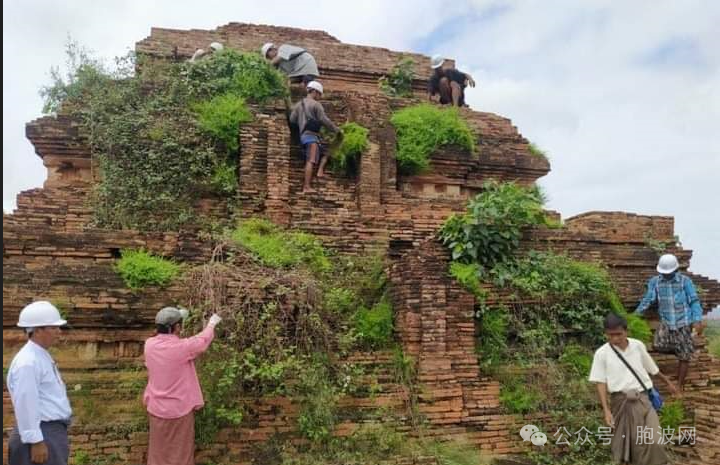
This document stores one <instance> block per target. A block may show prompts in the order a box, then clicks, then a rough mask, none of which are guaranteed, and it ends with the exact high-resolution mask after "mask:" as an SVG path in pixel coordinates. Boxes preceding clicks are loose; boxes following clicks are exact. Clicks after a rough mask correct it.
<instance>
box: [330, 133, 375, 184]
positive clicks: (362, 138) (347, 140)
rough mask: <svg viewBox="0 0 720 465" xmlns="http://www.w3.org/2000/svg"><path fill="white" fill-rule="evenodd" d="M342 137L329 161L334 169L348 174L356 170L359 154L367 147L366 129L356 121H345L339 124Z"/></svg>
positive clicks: (368, 144)
mask: <svg viewBox="0 0 720 465" xmlns="http://www.w3.org/2000/svg"><path fill="white" fill-rule="evenodd" d="M340 130H341V131H342V134H343V138H342V140H341V141H340V143H339V145H338V146H337V147H335V148H333V150H332V156H331V158H330V163H331V165H332V168H333V169H334V170H335V171H338V172H341V173H345V174H347V175H349V176H352V175H355V174H357V172H358V164H359V162H360V160H359V159H360V155H361V154H362V153H363V152H364V151H366V150H367V149H368V147H369V146H370V143H369V142H368V132H369V131H368V130H367V129H366V128H364V127H362V126H360V125H359V124H357V123H345V124H343V125H342V126H340Z"/></svg>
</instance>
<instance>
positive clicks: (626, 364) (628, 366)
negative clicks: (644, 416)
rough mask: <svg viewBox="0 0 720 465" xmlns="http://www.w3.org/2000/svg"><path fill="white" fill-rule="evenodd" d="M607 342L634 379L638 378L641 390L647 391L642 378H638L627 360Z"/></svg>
mask: <svg viewBox="0 0 720 465" xmlns="http://www.w3.org/2000/svg"><path fill="white" fill-rule="evenodd" d="M608 344H609V345H610V348H611V349H612V350H613V352H615V355H617V356H618V357H619V358H620V360H622V362H623V363H624V364H625V366H626V367H627V368H628V370H630V373H632V374H633V375H634V376H635V379H637V380H638V383H640V386H642V388H643V391H647V390H648V389H647V388H646V387H645V383H643V382H642V380H641V379H640V377H639V376H638V374H637V373H635V370H633V368H632V367H631V366H630V364H629V363H628V362H627V360H625V357H623V356H622V355H620V352H618V351H617V349H616V348H615V347H614V346H613V345H612V344H610V343H609V342H608Z"/></svg>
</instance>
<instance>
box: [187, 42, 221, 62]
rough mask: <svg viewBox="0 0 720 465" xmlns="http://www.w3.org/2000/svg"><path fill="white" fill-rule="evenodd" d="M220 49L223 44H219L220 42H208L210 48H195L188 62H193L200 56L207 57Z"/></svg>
mask: <svg viewBox="0 0 720 465" xmlns="http://www.w3.org/2000/svg"><path fill="white" fill-rule="evenodd" d="M222 49H223V44H221V43H220V42H212V43H211V44H210V48H208V49H207V50H205V49H202V48H199V49H197V50H195V53H193V56H192V57H190V63H195V62H196V61H198V60H200V59H201V58H205V57H208V56H210V55H212V54H213V53H215V52H219V51H220V50H222Z"/></svg>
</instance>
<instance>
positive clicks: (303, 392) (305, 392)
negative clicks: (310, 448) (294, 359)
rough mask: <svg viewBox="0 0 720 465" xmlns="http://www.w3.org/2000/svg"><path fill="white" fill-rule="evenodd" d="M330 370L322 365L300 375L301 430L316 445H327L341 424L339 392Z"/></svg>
mask: <svg viewBox="0 0 720 465" xmlns="http://www.w3.org/2000/svg"><path fill="white" fill-rule="evenodd" d="M330 379H331V378H330V376H329V374H328V372H327V369H326V368H325V367H324V366H323V365H322V364H318V363H314V364H311V365H310V366H308V367H306V368H305V369H303V370H302V371H301V372H300V377H299V380H298V385H297V387H296V390H297V393H298V394H299V395H300V397H301V398H302V400H301V402H300V415H299V416H298V429H299V430H300V433H302V435H303V436H305V437H306V438H308V439H309V440H311V441H313V442H326V441H328V439H329V438H330V436H331V434H332V432H333V429H334V427H335V423H336V422H337V414H336V411H335V410H336V406H337V401H338V393H337V389H336V388H335V386H333V385H332V383H331V382H330Z"/></svg>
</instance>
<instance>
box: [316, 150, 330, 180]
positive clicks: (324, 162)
mask: <svg viewBox="0 0 720 465" xmlns="http://www.w3.org/2000/svg"><path fill="white" fill-rule="evenodd" d="M329 159H330V157H329V156H328V155H327V153H326V154H325V156H324V157H322V159H321V160H320V167H319V168H318V172H317V177H318V178H322V177H323V176H325V165H327V162H328V160H329Z"/></svg>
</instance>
